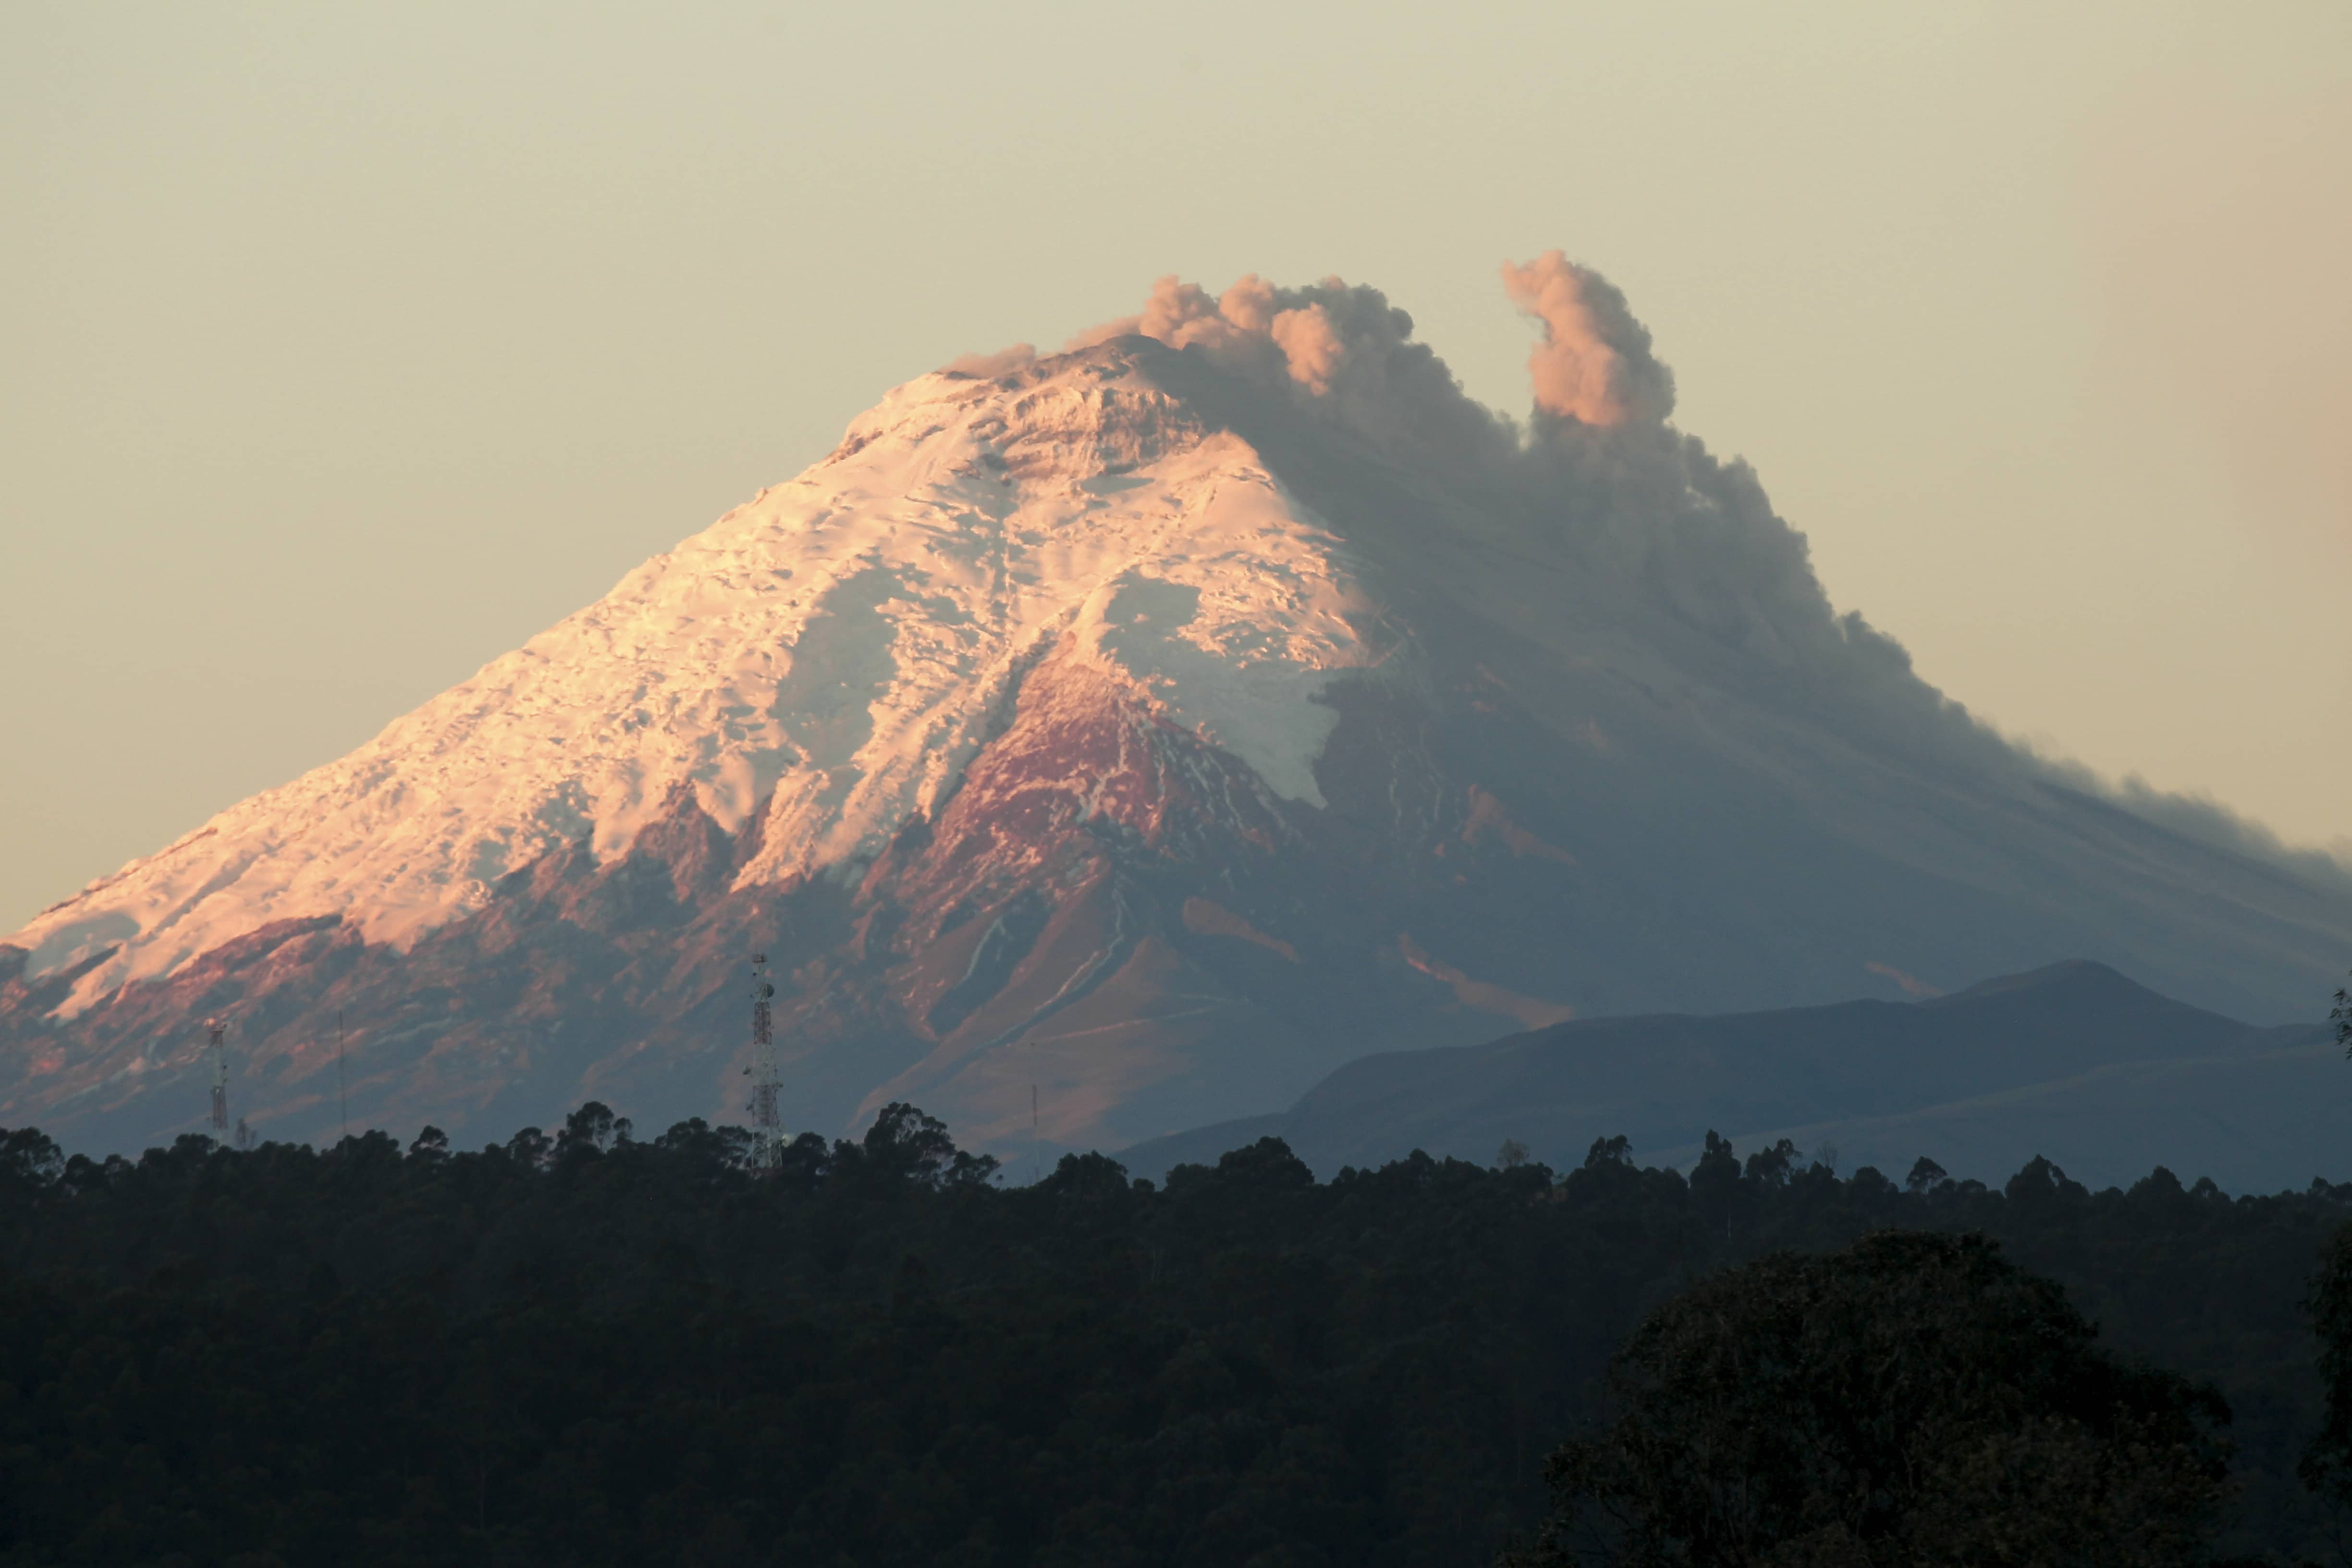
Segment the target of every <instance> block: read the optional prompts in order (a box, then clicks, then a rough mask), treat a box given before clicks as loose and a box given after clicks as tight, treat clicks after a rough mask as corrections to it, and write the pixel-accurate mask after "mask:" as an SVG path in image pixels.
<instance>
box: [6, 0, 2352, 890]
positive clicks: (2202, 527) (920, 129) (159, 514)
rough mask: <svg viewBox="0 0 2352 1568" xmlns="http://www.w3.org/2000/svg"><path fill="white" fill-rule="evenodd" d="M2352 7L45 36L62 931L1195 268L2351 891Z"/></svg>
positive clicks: (20, 621) (1501, 14) (46, 507)
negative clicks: (1594, 447)
mask: <svg viewBox="0 0 2352 1568" xmlns="http://www.w3.org/2000/svg"><path fill="white" fill-rule="evenodd" d="M2347 105H2352V7H2347V6H2345V5H2342V4H2340V0H2332V3H2329V4H2324V5H2323V4H2311V5H2252V6H2240V7H2227V8H2224V7H2218V6H2210V5H2164V4H2155V3H2145V0H2144V3H2137V4H2131V5H2070V6H2064V7H2052V6H2026V5H2016V6H1996V7H1969V6H1961V5H1950V6H1940V7H1892V6H1883V5H1815V6H1775V7H1757V6H1744V5H1652V6H1643V7H1631V6H1622V5H1611V6H1605V7H1604V6H1599V5H1594V6H1577V5H1560V4H1558V3H1550V4H1543V5H1483V6H1482V5H1463V4H1458V3H1456V4H1449V5H1443V6H1440V5H1385V6H1383V5H1370V6H1367V5H1348V6H1340V5H1326V4H1313V5H1304V4H1302V5H1265V4H1262V3H1260V4H1253V5H1230V4H1210V5H1193V6H1190V7H1187V8H1185V9H1183V10H1181V12H1179V11H1168V10H1165V9H1158V8H1155V9H1150V10H1145V9H1142V8H1131V9H1130V8H1118V7H1087V8H1081V7H1075V6H1043V5H1019V4H1014V5H996V6H993V7H976V6H969V5H863V6H854V7H853V6H825V7H814V6H773V5H766V6H762V5H714V4H699V5H698V4H676V5H667V6H662V7H650V6H616V5H605V6H597V5H579V4H576V3H568V4H562V5H555V4H548V5H498V4H484V3H480V0H475V3H470V4H467V5H455V4H431V3H411V4H404V5H397V6H394V5H338V6H319V5H258V4H252V5H211V6H201V7H199V6H181V5H160V4H151V5H129V4H124V5H105V4H100V5H92V4H88V3H76V4H70V5H59V4H47V3H45V0H16V4H14V5H9V6H7V7H5V8H0V226H5V240H6V243H5V246H0V343H5V356H0V560H5V562H6V571H5V576H0V658H5V660H6V667H7V668H8V670H9V671H10V673H11V674H12V676H13V677H14V679H13V681H12V683H11V690H12V699H13V700H12V704H11V707H12V711H11V714H10V721H9V724H8V727H7V730H6V731H5V734H6V741H5V745H4V746H0V930H5V929H12V928H13V927H14V926H15V925H16V924H17V923H18V922H19V921H21V920H22V919H23V918H24V917H26V916H28V915H30V914H31V913H32V912H33V911H34V910H36V909H37V908H38V907H39V906H41V905H43V904H46V903H47V902H49V901H51V900H55V899H58V898H60V897H63V896H64V895H66V894H67V893H69V892H70V891H72V890H73V889H75V888H77V887H79V885H80V884H81V883H83V882H84V881H86V880H88V879H89V878H91V877H94V876H99V875H102V874H104V873H106V872H109V871H110V870H112V869H113V868H115V867H116V866H118V865H119V864H121V862H122V861H123V860H125V859H126V858H131V857H132V856H135V855H140V854H144V853H147V852H149V851H151V850H152V849H155V848H157V847H161V846H162V845H163V844H164V843H165V842H167V841H168V840H169V839H171V838H173V837H176V836H178V835H179V834H181V833H184V832H185V831H187V830H188V829H190V828H193V827H194V826H197V825H198V824H199V823H200V822H201V821H202V820H203V819H204V818H205V816H208V815H209V814H211V813H212V812H214V811H215V810H217V809H219V808H220V807H222V806H224V805H228V804H230V803H231V802H233V801H234V800H236V799H237V798H239V797H241V796H243V795H247V794H250V793H252V792H254V791H256V790H259V789H263V788H266V787H268V786H269V785H271V784H277V783H279V782H282V781H283V780H285V779H287V778H289V777H290V776H292V775H293V774H294V773H298V772H299V771H300V770H301V769H303V768H306V767H308V766H310V765H313V764H315V763H321V762H325V761H327V760H329V759H330V758H331V757H333V756H335V755H338V754H340V753H341V752H343V751H345V750H347V749H349V748H350V747H351V746H352V745H354V744H356V743H358V742H361V741H362V740H364V739H366V738H367V737H368V736H369V735H371V734H373V732H374V731H376V730H377V729H379V728H380V727H381V726H382V725H383V723H384V722H385V721H388V720H390V719H391V718H393V717H394V716H395V715H396V714H398V713H399V712H401V711H403V710H405V709H407V708H409V707H410V706H412V705H414V704H415V703H416V702H417V701H419V700H423V699H424V698H425V697H427V696H429V695H431V694H432V693H433V692H435V691H436V690H439V689H442V688H444V687H446V686H447V685H449V684H451V683H453V682H455V681H457V680H459V679H463V678H464V677H466V676H467V675H468V674H469V673H471V672H472V671H473V669H474V668H477V667H478V665H479V664H481V663H482V662H483V661H484V660H486V659H488V658H491V657H492V656H494V655H496V654H498V653H499V652H501V651H503V650H505V649H507V648H509V647H512V646H514V645H515V644H517V643H519V642H520V641H521V640H523V639H524V638H525V637H528V636H530V634H531V633H532V632H534V631H536V630H538V629H539V628H540V627H541V626H545V625H546V624H548V623H549V622H551V621H552V620H554V619H556V618H558V617H559V616H562V615H564V614H565V613H567V612H569V611H570V610H572V609H574V608H576V607H578V606H579V605H582V604H584V603H586V602H588V601H589V600H591V599H593V598H594V597H595V596H597V595H600V594H601V593H603V592H604V589H605V588H607V587H608V586H610V585H611V584H612V583H613V581H614V579H615V578H617V577H618V576H620V574H622V573H623V572H625V571H626V570H627V569H628V568H629V567H630V566H632V565H634V564H635V563H636V562H637V561H639V560H641V559H642V558H643V557H645V556H646V555H647V554H650V553H652V552H655V551H657V550H660V549H663V548H666V547H667V546H668V545H669V544H671V543H672V542H675V541H676V540H677V539H678V538H680V537H681V536H683V535H685V534H687V533H689V532H692V531H695V530H697V529H698V528H700V527H701V526H703V525H704V524H705V523H706V522H708V521H709V520H710V519H711V518H713V517H715V516H716V515H717V514H718V513H719V511H721V510H725V509H726V508H727V507H729V506H730V505H732V504H734V503H735V502H736V501H738V500H741V499H743V498H744V497H746V496H748V495H749V494H751V492H752V491H753V490H755V489H758V488H759V487H760V486H761V485H763V484H767V483H770V482H772V481H774V480H777V479H782V478H785V477H787V476H789V475H790V474H792V473H793V472H794V471H796V470H797V469H798V468H801V467H803V465H804V464H806V463H807V462H809V461H811V460H813V459H814V458H816V457H818V456H821V455H822V454H823V453H824V450H825V449H826V448H828V447H830V446H831V445H832V443H833V441H834V439H835V437H836V436H837V434H838V432H839V430H840V427H841V426H842V425H843V424H844V422H845V421H846V419H847V418H848V417H849V416H851V415H853V414H855V413H856V412H857V411H859V410H860V409H862V408H864V407H866V405H869V404H870V403H872V402H873V401H874V400H875V398H876V397H877V395H879V393H880V392H881V391H882V390H883V389H884V388H885V387H887V386H888V385H889V384H893V383H895V382H898V381H900V380H903V379H905V378H906V377H908V376H909V375H912V374H917V373H919V372H921V371H923V370H925V369H928V368H929V367H930V366H932V365H935V364H938V363H942V362H944V361H945V360H947V359H948V358H950V357H951V356H953V355H954V354H956V353H961V352H964V351H967V350H977V349H989V348H993V347H996V346H998V345H1001V344H1003V343H1006V342H1013V341H1015V340H1020V339H1029V340H1033V341H1035V342H1041V343H1053V342H1060V341H1061V340H1062V339H1063V338H1064V337H1066V335H1068V334H1069V333H1070V332H1072V331H1076V330H1077V329H1078V328H1080V327H1082V326H1084V325H1087V323H1090V322H1093V321H1099V320H1103V319H1106V318H1108V317H1111V316H1114V315H1118V314H1121V313H1123V312H1125V311H1128V310H1132V309H1134V307H1135V306H1136V304H1137V303H1138V302H1139V300H1141V298H1142V296H1143V294H1144V292H1145V291H1146V289H1148V288H1149V286H1150V281H1151V279H1153V278H1154V277H1156V276H1158V275H1159V274H1160V273H1163V272H1171V271H1172V272H1179V273H1181V274H1183V275H1184V276H1186V277H1188V278H1193V279H1198V280H1200V281H1202V282H1204V283H1206V284H1208V285H1209V286H1211V287H1212V288H1213V289H1214V288H1218V287H1222V286H1223V284H1225V283H1227V282H1229V281H1231V280H1232V279H1233V278H1234V277H1235V276H1237V275H1239V274H1241V273H1243V272H1246V271H1258V272H1262V273H1264V274H1265V275H1267V276H1269V277H1272V278H1275V279H1280V280H1284V281H1302V280H1306V279H1312V278H1317V277H1320V276H1322V275H1324V274H1327V273H1338V274H1339V275H1341V276H1343V277H1345V278H1347V279H1349V280H1350V281H1362V282H1369V283H1372V284H1374V285H1377V286H1379V287H1381V288H1382V289H1387V290H1388V291H1389V293H1390V295H1391V298H1392V299H1393V300H1395V302H1396V303H1398V304H1401V305H1402V306H1404V307H1405V308H1406V309H1408V310H1411V311H1412V312H1413V315H1414V317H1415V319H1416V321H1418V322H1419V323H1420V326H1421V330H1422V335H1423V337H1424V338H1425V339H1427V340H1428V341H1429V342H1432V343H1433V344H1434V345H1435V346H1436V348H1437V349H1438V352H1439V353H1442V354H1444V356H1445V357H1446V358H1447V359H1448V360H1449V361H1450V362H1451V363H1453V364H1454V368H1455V369H1456V371H1457V372H1458V373H1459V374H1461V375H1462V377H1463V378H1464V381H1465V384H1467V385H1468V387H1469V388H1470V390H1471V391H1472V392H1473V393H1474V394H1475V395H1478V396H1480V397H1482V398H1484V399H1486V401H1488V402H1490V403H1494V404H1496V405H1499V406H1502V407H1505V408H1507V409H1509V410H1511V411H1513V412H1518V411H1520V410H1522V409H1523V408H1524V407H1525V405H1526V402H1527V395H1528V394H1527V385H1526V380H1525V374H1524V361H1525V358H1526V353H1527V347H1528V340H1529V336H1530V332H1531V329H1530V328H1529V327H1528V324H1527V323H1526V322H1525V321H1522V320H1521V319H1519V318H1518V317H1517V314H1516V313H1515V312H1514V311H1513V310H1511V309H1510V307H1509V306H1508V304H1507V302H1506V301H1505V300H1504V298H1503V295H1502V292H1501V289H1500V287H1499V285H1498V283H1497V281H1496V266H1497V265H1498V264H1499V263H1500V262H1501V261H1503V260H1504V259H1505V258H1519V259H1524V258H1528V257H1530V256H1533V255H1535V254H1536V253H1537V252H1538V251H1541V250H1543V249H1546V248H1549V247H1554V246H1558V247H1564V248H1565V249H1566V250H1567V251H1568V252H1569V254H1570V256H1571V257H1574V258H1578V259H1580V260H1582V261H1584V262H1586V263H1589V264H1590V265H1591V266H1593V267H1596V268H1600V269H1601V271H1603V272H1605V273H1606V274H1608V275H1609V277H1610V278H1611V279H1613V280H1614V281H1615V282H1616V283H1617V284H1619V285H1620V286H1621V287H1622V289H1624V290H1625V291H1626V293H1627V295H1628V296H1629V297H1630V299H1631V300H1632V301H1633V308H1634V310H1635V311H1636V312H1637V313H1638V314H1639V315H1640V316H1641V317H1642V318H1643V320H1644V321H1646V322H1647V323H1648V324H1649V326H1650V328H1651V329H1652V331H1654V334H1655V337H1656V342H1657V347H1658V351H1659V353H1660V354H1661V356H1662V357H1663V358H1664V359H1665V360H1666V361H1667V362H1668V363H1671V364H1672V365H1673V366H1674V367H1675V373H1676V379H1677V383H1678V389H1679V412H1678V415H1677V418H1678V421H1679V422H1680V423H1681V424H1682V425H1683V426H1685V428H1687V429H1690V430H1692V431H1694V432H1696V433H1697V434H1699V435H1701V436H1703V437H1706V440H1707V441H1708V442H1709V443H1710V444H1711V445H1712V446H1714V447H1717V449H1719V450H1726V451H1733V452H1738V453H1742V454H1744V455H1746V456H1747V457H1748V458H1749V459H1750V460H1752V461H1753V462H1754V463H1755V465H1756V467H1757V468H1758V469H1759V472H1760V473H1761V475H1762V477H1763V479H1764V482H1765V484H1766V486H1767V487H1768V489H1769V490H1770V492H1771V493H1772V495H1773V497H1774V500H1775V501H1776V502H1777V503H1778V505H1779V507H1780V510H1781V511H1782V512H1783V513H1784V514H1785V515H1786V516H1787V517H1789V519H1790V521H1792V522H1794V523H1795V524H1796V525H1797V526H1798V527H1800V528H1801V529H1803V530H1804V531H1806V532H1807V533H1808V534H1810V535H1811V540H1812V542H1813V550H1814V558H1815V561H1816V563H1817V564H1818V566H1819V568H1820V570H1821V573H1822V577H1823V579H1824V580H1825V582H1826V583H1827V584H1828V586H1829V589H1830V592H1831V595H1832V597H1833V598H1834V599H1835V600H1836V601H1837V602H1838V604H1839V605H1840V606H1841V607H1843V608H1859V609H1861V610H1863V611H1864V613H1865V614H1866V615H1868V616H1870V618H1871V619H1872V620H1873V621H1874V623H1876V624H1877V625H1879V626H1883V627H1885V628H1886V629H1888V630H1890V631H1892V632H1893V633H1895V635H1896V636H1897V637H1900V638H1901V639H1902V640H1903V641H1904V643H1905V644H1906V646H1908V647H1910V648H1911V650H1912V652H1913V654H1914V656H1915V657H1916V660H1917V662H1918V665H1919V667H1920V668H1921V670H1922V671H1923V673H1925V674H1926V675H1927V677H1928V679H1932V680H1934V681H1936V682H1937V684H1938V685H1940V686H1942V687H1943V688H1944V689H1946V690H1947V691H1948V692H1949V693H1950V694H1952V695H1953V696H1955V697H1957V698H1958V699H1960V700H1963V701H1965V702H1967V703H1968V704H1969V706H1970V707H1971V708H1972V709H1974V710H1976V711H1978V712H1979V713H1980V714H1983V715H1985V716H1986V717H1988V718H1990V719H1991V720H1992V721H1995V722H1997V723H1999V724H2000V726H2001V727H2003V728H2004V729H2005V730H2007V731H2010V732H2011V733H2012V734H2016V735H2019V736H2021V737H2025V738H2029V739H2031V740H2032V742H2034V743H2035V744H2037V745H2039V746H2041V747H2042V748H2043V749H2045V750H2048V751H2051V752H2057V753H2062V754H2065V755H2071V756H2074V757H2076V758H2079V759H2081V760H2083V761H2084V762H2086V763H2090V764H2091V765H2092V766H2094V767H2095V768H2097V769H2099V770H2101V771H2102V772H2104V773H2108V774H2110V775H2111V776H2120V775H2122V774H2125V773H2138V774H2140V775H2142V776H2144V777H2145V778H2147V780H2148V781H2149V782H2150V783H2152V784H2158V785H2161V786H2164V787H2167V788H2173V789H2182V790H2191V791H2198V792H2202V793H2207V794H2210V795H2213V796H2214V797H2216V798H2218V799H2220V800H2221V801H2223V802H2225V803H2227V804H2229V805H2232V806H2234V807H2237V808H2238V809H2240V810H2242V811H2244V812H2246V813H2248V814H2250V815H2252V816H2254V817H2256V818H2258V819H2260V820H2262V821H2263V822H2266V823H2269V824H2270V825H2272V826H2274V827H2275V828H2276V829H2278V830H2279V831H2280V832H2281V833H2283V834H2284V835H2285V836H2286V837H2288V838H2290V839H2292V840H2294V841H2298V842H2305V843H2319V844H2325V843H2329V842H2342V841H2344V840H2346V839H2347V837H2352V804H2347V791H2346V789H2345V787H2344V784H2343V781H2344V780H2345V779H2346V778H2347V776H2352V610H2347V606H2352V458H2347V453H2352V439H2347V424H2352V304H2347V300H2352V295H2347V289H2346V288H2345V285H2344V281H2343V279H2344V275H2345V258H2346V256H2347V253H2352V110H2348V109H2347Z"/></svg>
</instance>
